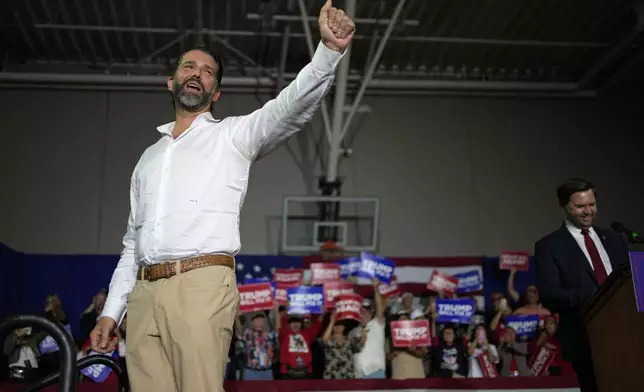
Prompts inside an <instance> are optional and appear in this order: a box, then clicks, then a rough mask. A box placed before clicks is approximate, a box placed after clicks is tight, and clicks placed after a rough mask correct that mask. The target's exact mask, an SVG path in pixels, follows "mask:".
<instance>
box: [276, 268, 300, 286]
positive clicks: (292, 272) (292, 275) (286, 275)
mask: <svg viewBox="0 0 644 392" xmlns="http://www.w3.org/2000/svg"><path fill="white" fill-rule="evenodd" d="M273 280H274V281H275V283H277V284H279V283H286V284H288V285H292V286H301V285H302V281H303V280H304V270H303V269H301V268H295V269H276V270H275V272H273Z"/></svg>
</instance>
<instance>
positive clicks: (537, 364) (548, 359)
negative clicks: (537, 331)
mask: <svg viewBox="0 0 644 392" xmlns="http://www.w3.org/2000/svg"><path fill="white" fill-rule="evenodd" d="M554 359H555V352H554V351H553V350H550V349H549V348H547V347H545V346H543V347H541V350H539V352H537V354H535V356H534V360H533V361H532V367H531V368H530V371H531V372H532V374H534V375H535V376H543V375H544V374H545V373H546V370H548V368H549V367H550V364H551V363H552V361H553V360H554Z"/></svg>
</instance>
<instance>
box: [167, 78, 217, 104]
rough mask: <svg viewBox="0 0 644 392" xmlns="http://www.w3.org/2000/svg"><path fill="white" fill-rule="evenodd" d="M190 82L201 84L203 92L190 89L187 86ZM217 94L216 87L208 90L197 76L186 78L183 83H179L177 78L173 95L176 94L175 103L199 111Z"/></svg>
mask: <svg viewBox="0 0 644 392" xmlns="http://www.w3.org/2000/svg"><path fill="white" fill-rule="evenodd" d="M189 82H194V83H197V84H199V86H200V87H201V92H197V91H190V90H188V88H187V87H186V86H187V84H188V83H189ZM214 94H215V89H214V88H213V89H212V91H206V90H205V89H204V86H203V84H201V82H200V81H199V80H197V79H196V78H191V79H186V80H185V81H184V82H183V83H181V84H179V82H177V80H176V79H175V80H174V82H173V87H172V95H173V96H174V102H175V105H178V106H179V107H181V108H182V109H185V110H188V111H198V110H201V109H203V108H205V107H206V106H208V105H209V104H210V103H211V102H212V97H213V95H214Z"/></svg>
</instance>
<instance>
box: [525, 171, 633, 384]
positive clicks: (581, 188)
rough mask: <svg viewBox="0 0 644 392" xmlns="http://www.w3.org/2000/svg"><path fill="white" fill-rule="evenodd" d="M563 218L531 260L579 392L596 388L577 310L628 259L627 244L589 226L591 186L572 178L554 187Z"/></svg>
mask: <svg viewBox="0 0 644 392" xmlns="http://www.w3.org/2000/svg"><path fill="white" fill-rule="evenodd" d="M557 198H558V199H559V205H560V206H561V207H562V208H563V211H564V214H565V217H566V220H565V222H564V223H563V224H562V225H561V227H560V228H559V229H558V230H556V231H554V232H553V233H550V234H549V235H547V236H545V237H544V238H542V239H540V240H539V241H537V243H536V244H535V251H534V259H535V267H536V272H537V287H538V289H539V296H540V297H541V301H542V302H543V305H544V306H545V307H546V308H547V309H549V310H550V311H551V312H552V313H559V330H558V331H557V340H559V342H560V343H561V349H562V355H563V359H564V360H566V361H568V362H570V363H571V364H572V365H573V367H574V369H575V372H576V373H577V377H578V379H579V386H580V388H581V391H582V392H594V391H596V390H597V385H596V382H595V375H594V371H593V363H592V359H591V350H590V345H589V342H588V337H587V334H586V326H585V324H584V322H583V320H582V317H581V314H580V310H581V307H582V306H583V304H584V303H585V302H586V300H588V298H589V297H591V296H592V295H593V293H594V292H595V291H596V290H597V289H598V288H599V286H601V285H602V284H603V283H604V282H605V281H606V278H607V277H608V276H609V275H610V274H611V273H612V272H613V271H614V270H615V269H616V268H618V267H619V266H620V265H622V264H628V262H629V256H628V248H627V246H626V243H625V242H624V241H623V239H622V238H621V237H620V235H619V234H617V233H615V232H614V231H611V230H605V229H602V228H599V227H597V226H595V224H594V223H595V219H596V217H597V199H596V194H595V186H594V185H593V184H592V183H590V182H588V181H585V180H582V179H579V178H572V179H570V180H568V181H566V182H564V183H563V184H561V185H560V186H559V187H558V188H557Z"/></svg>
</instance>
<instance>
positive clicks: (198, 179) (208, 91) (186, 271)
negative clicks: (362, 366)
mask: <svg viewBox="0 0 644 392" xmlns="http://www.w3.org/2000/svg"><path fill="white" fill-rule="evenodd" d="M196 17H197V18H201V17H202V15H196ZM318 25H319V28H320V36H321V42H320V44H319V45H318V47H317V50H316V51H315V53H314V54H313V57H312V59H311V62H310V63H309V64H308V65H306V66H305V67H304V68H303V69H302V70H301V71H300V72H299V73H298V75H297V77H296V78H295V80H294V81H293V82H292V83H290V84H289V85H288V86H287V87H286V88H284V89H283V90H282V91H281V92H280V93H279V94H278V96H277V97H276V98H275V99H272V100H270V101H269V102H267V103H266V104H265V105H264V106H263V107H262V108H260V109H258V110H255V111H254V112H253V113H250V114H248V115H245V116H234V117H227V118H224V119H221V120H219V119H215V118H214V117H213V116H212V114H211V113H212V112H213V109H214V107H215V104H216V102H218V100H219V99H220V97H221V87H222V86H221V82H222V77H223V67H222V63H221V61H220V60H219V57H218V56H216V55H214V54H211V53H210V52H209V51H208V50H207V49H206V48H202V47H201V48H195V49H193V50H189V51H187V52H185V53H182V54H181V55H180V56H179V57H178V59H177V62H176V63H175V66H174V68H173V71H172V75H171V76H170V77H169V78H168V80H167V89H168V91H170V93H171V95H172V98H173V101H174V111H175V121H174V122H172V123H168V124H165V125H161V126H159V127H158V131H159V132H160V134H161V137H160V138H159V140H158V141H157V142H156V143H155V144H154V145H152V146H150V147H149V148H148V149H147V150H146V151H145V152H144V153H143V155H142V156H141V159H140V160H139V162H138V163H137V165H136V167H135V168H134V173H133V175H132V178H131V184H130V204H131V208H130V210H131V211H130V217H129V219H128V224H127V233H126V234H125V236H124V238H123V245H124V249H123V252H122V253H121V259H120V260H119V263H118V265H117V267H116V270H115V271H114V275H113V276H112V281H111V283H110V287H109V295H108V297H107V300H106V302H105V308H104V310H103V313H102V315H101V318H100V319H99V320H98V322H97V325H96V327H95V328H94V330H93V331H92V333H91V340H92V348H93V349H94V350H96V351H97V352H104V353H106V352H111V351H113V350H114V347H115V345H116V341H115V340H114V339H113V337H112V336H113V332H114V330H115V329H116V327H117V325H118V324H119V323H120V322H121V318H122V316H123V314H124V313H125V310H126V305H127V311H128V314H129V323H128V331H127V332H128V367H129V375H130V381H131V387H132V390H133V391H134V392H144V391H155V392H165V391H168V392H175V391H177V390H179V391H186V392H188V391H189V392H193V391H194V392H197V391H208V392H217V391H223V374H224V371H225V367H226V357H227V355H226V354H227V352H228V348H229V346H230V342H231V340H232V335H233V333H232V330H233V324H234V319H235V312H236V310H237V304H238V302H239V295H238V292H237V288H236V287H237V286H236V281H235V260H234V256H235V255H236V254H237V253H238V252H239V249H240V238H239V216H240V211H241V208H242V203H243V201H244V196H245V194H246V191H247V188H248V173H249V170H250V167H251V165H252V164H253V163H254V162H255V161H256V160H258V159H260V158H261V157H264V156H265V155H266V154H268V153H269V152H271V151H272V150H274V149H275V148H276V147H277V146H278V145H279V144H281V143H283V142H284V141H286V140H287V139H288V138H290V137H291V136H293V135H294V134H295V133H297V132H299V131H301V130H302V129H304V128H305V126H306V124H307V123H308V122H309V121H310V120H311V118H312V117H313V115H314V114H315V111H316V110H317V109H318V107H319V106H320V103H321V102H322V101H323V100H324V97H325V95H326V94H327V93H328V92H329V91H330V89H331V87H332V86H333V80H334V74H335V70H336V68H337V66H338V64H339V63H340V61H341V60H342V57H343V54H344V53H345V50H346V49H347V47H348V46H349V44H350V43H351V41H352V39H353V35H354V33H355V24H354V22H353V20H351V18H350V17H349V16H347V15H346V13H345V12H344V11H343V10H341V9H337V8H335V7H333V4H332V2H331V0H327V1H326V3H324V5H323V6H322V8H321V10H320V14H319V18H318ZM123 142H124V143H127V140H126V139H124V140H123Z"/></svg>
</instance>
